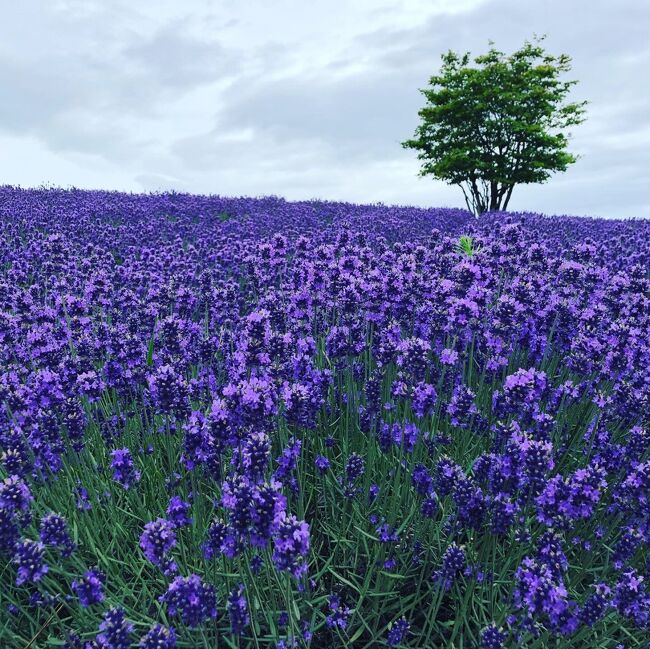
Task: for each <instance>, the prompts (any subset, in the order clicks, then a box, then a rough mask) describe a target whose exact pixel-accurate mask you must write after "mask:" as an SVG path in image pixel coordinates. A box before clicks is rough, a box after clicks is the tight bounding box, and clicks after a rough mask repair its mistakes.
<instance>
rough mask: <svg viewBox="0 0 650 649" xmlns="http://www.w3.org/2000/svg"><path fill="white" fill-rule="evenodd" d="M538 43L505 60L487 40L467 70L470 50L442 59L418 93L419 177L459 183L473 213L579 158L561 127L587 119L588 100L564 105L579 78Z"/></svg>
mask: <svg viewBox="0 0 650 649" xmlns="http://www.w3.org/2000/svg"><path fill="white" fill-rule="evenodd" d="M542 40H543V37H542V38H535V39H534V40H533V42H532V43H531V42H528V41H526V42H525V44H524V46H523V47H522V48H521V49H519V50H517V51H516V52H514V53H513V54H511V55H509V56H506V55H505V54H504V53H503V52H500V51H499V50H496V49H495V48H494V47H493V44H492V43H491V42H490V50H489V51H488V52H487V54H483V55H481V56H477V57H476V58H475V59H474V63H475V65H474V66H472V65H470V53H469V52H468V53H466V54H463V55H462V56H460V55H458V54H456V53H455V52H452V51H451V50H450V51H449V52H447V53H446V54H443V55H442V67H441V70H440V73H439V74H437V75H434V76H433V77H431V79H430V81H429V87H428V88H425V89H422V90H421V92H422V94H423V95H424V96H425V97H426V99H427V103H426V105H425V106H424V108H422V109H421V110H420V111H419V113H418V114H419V116H420V118H421V120H422V122H421V124H420V125H419V126H418V127H417V129H416V131H415V135H414V138H413V139H411V140H407V141H406V142H403V143H402V146H404V147H405V148H409V149H416V150H417V151H419V153H418V159H419V160H421V161H422V167H421V169H420V175H421V176H427V175H431V176H433V177H434V178H438V179H440V180H444V181H445V182H447V183H449V184H452V185H458V186H459V187H460V188H461V189H462V190H463V195H464V196H465V202H466V203H467V207H468V208H469V209H470V210H471V211H472V212H474V213H475V214H481V213H483V212H486V211H488V210H505V209H506V208H507V207H508V203H509V202H510V197H511V196H512V190H513V189H514V187H515V185H518V184H520V183H541V182H544V181H546V180H548V178H549V176H550V175H551V173H553V172H555V171H565V170H566V168H567V167H568V165H570V164H572V163H573V162H575V161H576V159H577V158H576V156H574V155H572V154H571V153H569V152H568V151H567V144H568V137H569V134H566V135H565V134H564V133H563V132H562V129H566V128H568V127H570V126H574V125H576V124H580V123H581V122H583V121H584V113H585V106H586V103H587V102H586V101H582V102H566V103H565V99H566V97H567V95H568V94H569V92H570V90H571V87H572V86H573V85H575V84H576V83H577V81H563V80H562V79H561V78H560V77H561V75H562V74H563V73H565V72H568V71H569V70H570V69H571V58H570V57H569V56H567V55H566V54H561V55H560V56H551V55H549V54H547V53H546V52H545V51H544V48H543V47H542V44H541V42H542Z"/></svg>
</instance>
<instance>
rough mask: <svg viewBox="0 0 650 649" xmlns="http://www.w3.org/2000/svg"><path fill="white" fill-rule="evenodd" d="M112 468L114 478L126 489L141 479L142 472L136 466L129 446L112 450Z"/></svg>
mask: <svg viewBox="0 0 650 649" xmlns="http://www.w3.org/2000/svg"><path fill="white" fill-rule="evenodd" d="M111 468H112V469H113V479H114V480H115V482H117V483H119V484H121V485H122V486H123V487H124V488H125V489H128V488H129V487H131V486H132V485H133V484H135V483H136V482H138V481H139V480H140V472H139V471H138V470H137V469H136V468H135V465H134V463H133V458H132V457H131V451H129V449H128V448H119V449H116V450H114V451H112V452H111Z"/></svg>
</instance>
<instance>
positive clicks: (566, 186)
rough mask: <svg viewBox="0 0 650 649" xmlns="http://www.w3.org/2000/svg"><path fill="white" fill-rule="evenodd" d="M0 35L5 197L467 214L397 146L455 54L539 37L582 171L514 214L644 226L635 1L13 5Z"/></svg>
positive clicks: (522, 191) (648, 204) (525, 195)
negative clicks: (568, 99) (319, 202)
mask: <svg viewBox="0 0 650 649" xmlns="http://www.w3.org/2000/svg"><path fill="white" fill-rule="evenodd" d="M2 14H3V20H2V23H1V24H0V89H1V96H0V184H7V183H9V184H20V185H23V186H35V185H40V184H54V185H59V186H70V185H74V186H77V187H92V188H99V187H102V188H112V189H123V190H129V191H142V190H147V191H149V190H158V189H168V188H174V189H176V190H179V191H193V192H202V193H218V194H223V195H262V194H277V195H282V196H285V197H287V198H290V199H291V198H316V197H318V198H326V199H337V200H339V199H340V200H352V201H359V202H378V201H381V202H384V203H400V204H416V205H452V206H461V205H463V201H462V195H460V191H459V190H458V189H457V188H453V187H448V186H446V185H444V184H442V183H439V182H436V181H433V180H431V179H428V178H419V177H418V176H417V171H418V163H417V160H416V159H415V152H413V151H408V150H404V149H402V148H401V147H400V141H402V140H404V139H406V138H408V137H410V136H411V134H412V132H413V130H414V128H415V126H416V125H417V122H418V118H417V111H418V109H419V108H420V107H421V105H422V102H423V97H422V96H421V95H420V93H419V92H418V88H421V87H423V86H425V85H426V83H427V80H428V78H429V76H430V75H431V74H433V73H434V72H435V71H436V70H437V68H438V66H439V62H440V55H441V54H442V53H443V52H445V51H446V50H448V49H450V48H452V49H456V50H462V51H465V50H470V51H472V52H473V53H476V54H478V53H480V52H481V51H483V50H485V49H486V48H487V47H488V41H489V40H490V39H492V40H493V41H495V43H496V45H497V46H498V47H499V48H500V49H503V50H505V51H512V50H513V49H515V48H517V47H518V46H519V45H520V44H521V43H522V42H523V41H524V40H525V39H526V38H531V37H532V36H533V34H547V35H548V37H547V41H546V43H547V48H548V49H549V51H550V52H552V53H560V52H566V53H568V54H570V55H571V56H572V57H573V73H572V76H573V77H574V78H576V79H578V80H579V81H580V83H579V85H578V86H576V88H575V91H574V96H575V98H576V99H583V98H584V99H588V100H589V101H590V105H589V111H588V121H587V122H586V123H585V124H583V125H582V126H580V127H576V128H575V129H574V137H573V140H572V149H573V151H575V152H576V153H579V154H580V155H581V156H582V157H581V159H580V160H579V161H578V163H577V164H575V165H573V166H572V167H571V168H570V169H569V171H568V172H567V173H565V174H561V175H559V176H556V177H554V178H552V179H551V180H550V182H548V183H547V184H546V185H540V186H528V187H521V188H518V189H516V190H515V193H514V195H513V199H512V202H511V206H512V208H513V209H521V210H524V209H526V210H535V211H543V212H548V213H569V214H594V215H602V216H612V217H613V216H645V217H648V216H650V192H649V191H648V186H649V182H648V180H649V178H648V176H649V172H650V39H648V34H649V33H650V2H648V0H615V1H613V0H348V1H343V0H327V1H324V0H323V1H320V0H307V1H305V0H272V1H269V0H213V1H210V0H183V1H182V2H180V1H178V0H155V1H151V2H150V1H149V0H20V2H12V3H9V2H7V3H5V4H3V8H2Z"/></svg>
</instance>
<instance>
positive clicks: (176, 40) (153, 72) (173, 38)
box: [123, 23, 238, 89]
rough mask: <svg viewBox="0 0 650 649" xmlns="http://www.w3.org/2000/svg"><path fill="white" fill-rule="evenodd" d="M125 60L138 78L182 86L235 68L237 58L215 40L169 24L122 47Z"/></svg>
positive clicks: (189, 85)
mask: <svg viewBox="0 0 650 649" xmlns="http://www.w3.org/2000/svg"><path fill="white" fill-rule="evenodd" d="M123 55H124V58H125V62H128V63H131V64H134V65H135V67H136V68H139V69H140V71H141V76H140V79H141V80H151V79H155V80H156V81H157V82H158V83H160V85H161V86H163V87H169V88H172V89H184V88H187V87H191V86H195V85H198V84H201V83H209V82H211V81H214V80H215V79H220V78H222V77H223V76H224V74H228V75H233V74H235V73H236V72H237V68H238V63H237V58H236V57H235V56H234V54H233V53H232V52H229V51H227V50H226V49H225V48H224V47H223V46H222V45H221V44H220V43H219V42H218V41H204V40H200V39H198V38H196V37H193V36H190V35H189V34H187V33H186V32H184V31H183V29H182V26H180V25H178V24H175V23H174V24H170V25H167V26H165V27H164V28H163V29H161V30H160V31H158V32H157V33H156V34H154V36H153V37H152V38H150V39H149V40H145V41H144V42H141V41H138V42H136V43H133V44H130V45H129V46H127V47H126V48H125V49H124V50H123Z"/></svg>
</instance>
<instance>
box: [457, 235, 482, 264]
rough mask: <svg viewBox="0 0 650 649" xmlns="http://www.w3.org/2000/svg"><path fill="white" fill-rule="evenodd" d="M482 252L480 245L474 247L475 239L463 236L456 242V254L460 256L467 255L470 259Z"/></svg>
mask: <svg viewBox="0 0 650 649" xmlns="http://www.w3.org/2000/svg"><path fill="white" fill-rule="evenodd" d="M480 251H481V246H480V245H476V246H475V245H474V239H473V237H470V236H469V235H467V234H463V235H462V236H461V237H459V239H458V241H457V242H456V252H458V254H460V255H467V256H468V257H470V259H471V258H472V257H473V256H474V255H476V254H477V253H479V252H480Z"/></svg>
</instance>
